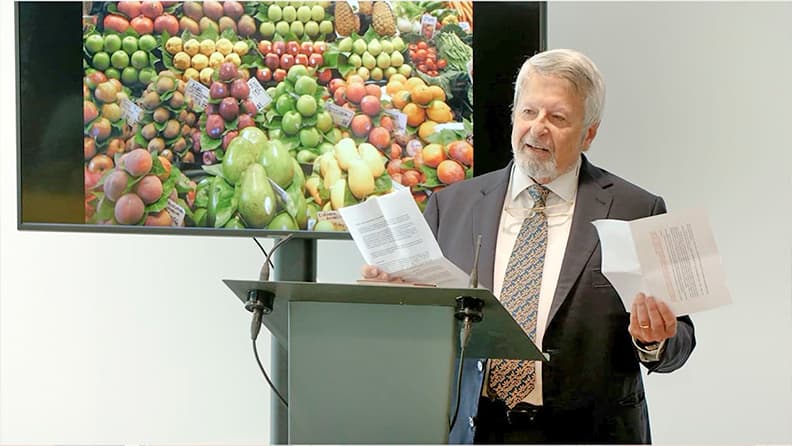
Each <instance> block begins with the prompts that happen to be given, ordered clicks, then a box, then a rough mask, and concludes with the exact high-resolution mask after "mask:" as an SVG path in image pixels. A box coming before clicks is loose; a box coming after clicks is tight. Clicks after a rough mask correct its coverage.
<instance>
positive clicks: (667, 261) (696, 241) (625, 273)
mask: <svg viewBox="0 0 792 446" xmlns="http://www.w3.org/2000/svg"><path fill="white" fill-rule="evenodd" d="M592 224H593V225H594V226H595V227H596V228H597V232H598V233H599V238H600V244H601V246H602V273H603V274H604V275H605V277H607V279H608V280H609V281H610V282H611V284H613V286H614V287H615V288H616V291H617V292H618V293H619V296H620V297H621V299H622V301H623V302H624V306H625V308H627V311H630V308H631V306H632V302H633V299H634V298H635V295H636V294H638V293H639V292H643V293H645V294H646V295H648V296H649V295H651V296H654V297H655V298H658V299H662V300H663V301H665V302H666V303H667V304H668V306H669V308H671V311H673V312H674V314H676V315H677V316H681V315H685V314H689V313H695V312H697V311H702V310H708V309H711V308H715V307H719V306H722V305H726V304H729V303H731V297H730V295H729V290H728V289H727V288H726V277H725V274H724V272H723V268H722V266H721V258H720V254H719V253H718V248H717V247H716V246H715V239H714V237H713V235H712V230H711V228H710V225H709V219H708V218H707V215H706V213H704V212H703V211H700V210H691V211H684V212H675V213H668V214H662V215H655V216H652V217H647V218H642V219H639V220H633V221H621V220H596V221H593V222H592Z"/></svg>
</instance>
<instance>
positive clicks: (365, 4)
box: [358, 0, 372, 15]
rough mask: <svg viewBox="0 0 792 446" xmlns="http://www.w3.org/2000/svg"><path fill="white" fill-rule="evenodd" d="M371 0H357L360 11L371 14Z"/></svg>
mask: <svg viewBox="0 0 792 446" xmlns="http://www.w3.org/2000/svg"><path fill="white" fill-rule="evenodd" d="M371 3H372V2H371V0H360V1H359V2H358V7H359V8H360V13H361V14H363V15H371V10H372V7H371Z"/></svg>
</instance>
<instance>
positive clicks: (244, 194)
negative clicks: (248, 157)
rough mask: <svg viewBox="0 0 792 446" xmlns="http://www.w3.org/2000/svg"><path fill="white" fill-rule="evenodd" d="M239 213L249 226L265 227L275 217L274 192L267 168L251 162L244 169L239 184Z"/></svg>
mask: <svg viewBox="0 0 792 446" xmlns="http://www.w3.org/2000/svg"><path fill="white" fill-rule="evenodd" d="M239 187H240V193H239V203H238V210H239V214H240V215H241V216H242V218H243V219H244V221H245V223H247V227H250V228H265V227H267V225H268V224H269V223H270V222H271V221H272V219H273V217H275V210H276V207H277V206H276V202H275V192H274V191H273V190H272V185H270V182H269V177H268V176H267V170H266V169H265V168H264V166H263V165H261V164H258V163H253V164H251V165H250V166H248V168H247V169H246V170H245V173H244V175H243V176H242V181H241V183H240V185H239Z"/></svg>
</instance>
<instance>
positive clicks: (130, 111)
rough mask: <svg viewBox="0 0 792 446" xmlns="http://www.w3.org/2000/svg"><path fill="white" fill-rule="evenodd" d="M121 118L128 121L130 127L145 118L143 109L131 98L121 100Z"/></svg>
mask: <svg viewBox="0 0 792 446" xmlns="http://www.w3.org/2000/svg"><path fill="white" fill-rule="evenodd" d="M120 105H121V117H122V118H124V119H126V122H127V123H128V124H129V125H135V124H137V123H138V122H140V120H141V119H142V118H143V109H142V108H140V107H138V106H137V105H136V104H135V103H134V102H132V101H130V100H129V98H124V99H121V104H120Z"/></svg>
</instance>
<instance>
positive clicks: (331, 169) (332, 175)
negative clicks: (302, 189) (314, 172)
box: [322, 157, 344, 189]
mask: <svg viewBox="0 0 792 446" xmlns="http://www.w3.org/2000/svg"><path fill="white" fill-rule="evenodd" d="M322 164H323V166H324V167H323V168H322V177H324V186H325V187H326V188H328V189H330V188H331V187H332V186H333V185H334V184H335V183H336V181H338V179H339V178H341V177H343V176H344V173H343V172H341V167H339V166H338V161H336V159H335V158H333V157H327V158H325V162H323V163H322Z"/></svg>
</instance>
